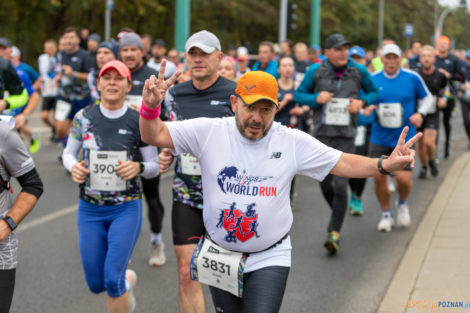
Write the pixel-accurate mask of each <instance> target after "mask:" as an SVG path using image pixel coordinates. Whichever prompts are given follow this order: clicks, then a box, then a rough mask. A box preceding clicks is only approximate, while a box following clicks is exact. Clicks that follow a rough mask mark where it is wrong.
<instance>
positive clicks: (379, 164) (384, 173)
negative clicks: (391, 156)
mask: <svg viewBox="0 0 470 313" xmlns="http://www.w3.org/2000/svg"><path fill="white" fill-rule="evenodd" d="M385 159H388V156H386V155H382V156H381V157H380V158H379V160H378V161H377V168H378V169H379V172H380V174H382V175H392V173H390V172H387V171H386V170H384V168H383V167H382V162H383V160H385Z"/></svg>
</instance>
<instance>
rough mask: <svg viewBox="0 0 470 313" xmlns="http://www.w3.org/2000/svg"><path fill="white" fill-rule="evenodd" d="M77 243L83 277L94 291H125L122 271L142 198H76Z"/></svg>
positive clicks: (133, 240) (134, 236) (139, 217)
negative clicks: (106, 201)
mask: <svg viewBox="0 0 470 313" xmlns="http://www.w3.org/2000/svg"><path fill="white" fill-rule="evenodd" d="M77 223H78V243H79V246H80V255H81V258H82V265H83V270H84V271H85V279H86V282H87V284H88V287H89V288H90V290H91V292H93V293H100V292H103V291H105V290H106V292H107V293H108V295H109V296H110V297H113V298H117V297H120V296H122V295H123V294H124V293H125V292H126V283H125V275H126V269H127V264H128V262H129V259H130V258H131V255H132V250H133V249H134V246H135V243H136V242H137V238H138V237H139V233H140V228H141V226H142V200H140V199H139V200H134V201H130V202H124V203H122V204H115V205H104V206H101V205H95V204H91V203H89V202H87V201H84V200H82V199H79V201H78V222H77Z"/></svg>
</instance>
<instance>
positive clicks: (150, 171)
mask: <svg viewBox="0 0 470 313" xmlns="http://www.w3.org/2000/svg"><path fill="white" fill-rule="evenodd" d="M139 150H140V153H141V154H142V160H143V162H142V163H144V171H143V172H142V173H141V174H140V176H142V177H143V178H145V179H150V178H154V177H157V176H158V174H160V165H159V164H158V150H157V148H156V147H154V146H145V147H140V149H139Z"/></svg>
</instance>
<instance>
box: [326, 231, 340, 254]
mask: <svg viewBox="0 0 470 313" xmlns="http://www.w3.org/2000/svg"><path fill="white" fill-rule="evenodd" d="M323 246H324V247H325V249H326V251H328V255H335V254H336V253H337V252H338V248H339V236H337V235H335V234H334V233H333V232H329V233H328V237H327V239H326V241H325V243H324V244H323Z"/></svg>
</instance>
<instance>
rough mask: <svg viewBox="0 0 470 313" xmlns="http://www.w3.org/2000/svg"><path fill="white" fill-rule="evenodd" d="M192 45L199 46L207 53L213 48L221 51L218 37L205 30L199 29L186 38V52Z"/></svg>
mask: <svg viewBox="0 0 470 313" xmlns="http://www.w3.org/2000/svg"><path fill="white" fill-rule="evenodd" d="M193 47H196V48H199V49H201V50H202V51H204V52H205V53H208V54H209V53H212V52H214V50H215V49H217V50H219V51H222V48H221V47H220V41H219V39H218V38H217V37H216V36H215V35H214V34H213V33H210V32H208V31H207V30H201V31H200V32H197V33H195V34H193V35H192V36H191V37H189V38H188V40H187V41H186V46H185V47H184V48H185V50H186V52H189V50H191V48H193Z"/></svg>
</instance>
